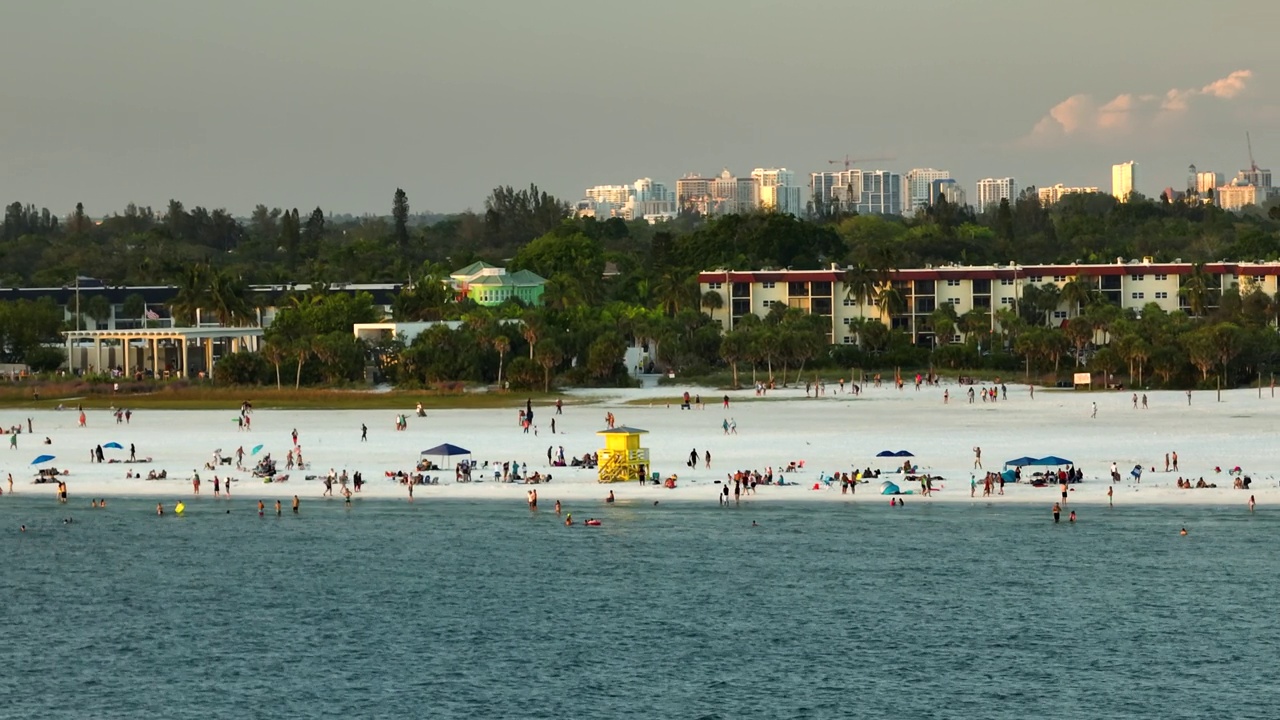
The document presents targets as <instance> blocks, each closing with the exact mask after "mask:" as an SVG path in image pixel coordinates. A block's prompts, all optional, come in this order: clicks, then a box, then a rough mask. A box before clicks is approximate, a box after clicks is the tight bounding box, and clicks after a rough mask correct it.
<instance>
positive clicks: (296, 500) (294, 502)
mask: <svg viewBox="0 0 1280 720" xmlns="http://www.w3.org/2000/svg"><path fill="white" fill-rule="evenodd" d="M293 514H294V515H297V514H298V496H297V495H294V496H293Z"/></svg>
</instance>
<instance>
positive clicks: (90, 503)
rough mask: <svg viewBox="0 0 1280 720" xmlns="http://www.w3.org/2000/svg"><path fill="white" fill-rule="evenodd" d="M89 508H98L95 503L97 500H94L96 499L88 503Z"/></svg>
mask: <svg viewBox="0 0 1280 720" xmlns="http://www.w3.org/2000/svg"><path fill="white" fill-rule="evenodd" d="M89 507H91V508H97V507H98V501H97V499H96V498H95V499H93V500H90V501H89Z"/></svg>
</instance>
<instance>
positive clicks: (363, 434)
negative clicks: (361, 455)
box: [360, 423, 369, 442]
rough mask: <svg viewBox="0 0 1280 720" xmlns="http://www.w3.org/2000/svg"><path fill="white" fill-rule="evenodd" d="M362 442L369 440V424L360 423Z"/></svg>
mask: <svg viewBox="0 0 1280 720" xmlns="http://www.w3.org/2000/svg"><path fill="white" fill-rule="evenodd" d="M360 442H369V426H368V425H365V424H364V423H360Z"/></svg>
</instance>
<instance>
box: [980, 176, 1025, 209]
mask: <svg viewBox="0 0 1280 720" xmlns="http://www.w3.org/2000/svg"><path fill="white" fill-rule="evenodd" d="M1017 198H1018V181H1017V180H1014V179H1013V178H1010V177H1007V178H986V179H983V180H979V181H978V212H980V213H981V212H985V211H986V209H987V208H988V207H998V206H999V205H1000V201H1001V200H1008V201H1009V202H1010V203H1012V202H1013V201H1014V200H1016V199H1017Z"/></svg>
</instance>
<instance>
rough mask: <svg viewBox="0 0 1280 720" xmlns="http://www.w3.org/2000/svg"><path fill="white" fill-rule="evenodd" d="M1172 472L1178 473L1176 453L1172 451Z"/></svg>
mask: <svg viewBox="0 0 1280 720" xmlns="http://www.w3.org/2000/svg"><path fill="white" fill-rule="evenodd" d="M1173 471H1174V472H1178V451H1177V450H1174V451H1173Z"/></svg>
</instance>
